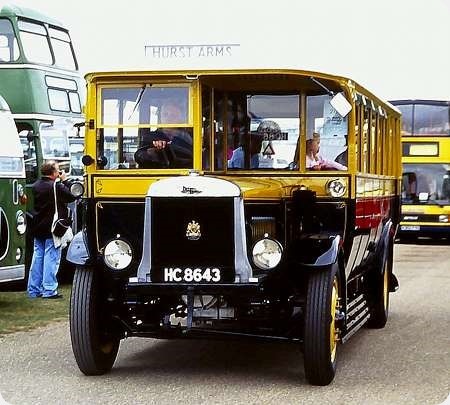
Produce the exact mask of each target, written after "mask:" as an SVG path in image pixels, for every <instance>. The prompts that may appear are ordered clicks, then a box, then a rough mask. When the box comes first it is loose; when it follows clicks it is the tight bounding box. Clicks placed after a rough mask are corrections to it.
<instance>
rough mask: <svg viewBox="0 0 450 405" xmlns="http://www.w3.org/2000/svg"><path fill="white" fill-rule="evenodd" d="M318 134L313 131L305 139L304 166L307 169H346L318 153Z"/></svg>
mask: <svg viewBox="0 0 450 405" xmlns="http://www.w3.org/2000/svg"><path fill="white" fill-rule="evenodd" d="M319 150H320V134H319V133H317V132H314V133H313V134H312V135H311V136H309V137H308V138H307V139H306V168H307V169H308V170H347V166H344V165H341V164H340V163H338V162H335V161H334V160H329V159H325V158H324V157H322V156H321V155H320V154H319Z"/></svg>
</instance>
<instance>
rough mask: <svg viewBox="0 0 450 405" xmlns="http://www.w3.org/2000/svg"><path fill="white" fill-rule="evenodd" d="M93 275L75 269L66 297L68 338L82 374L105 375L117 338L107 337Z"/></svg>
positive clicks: (113, 357)
mask: <svg viewBox="0 0 450 405" xmlns="http://www.w3.org/2000/svg"><path fill="white" fill-rule="evenodd" d="M97 277H98V276H97V274H96V272H95V271H94V270H93V269H89V268H85V267H77V269H76V271H75V275H74V279H73V287H72V295H71V297H70V337H71V340H72V350H73V354H74V355H75V359H76V361H77V364H78V367H79V368H80V370H81V371H82V372H83V373H84V374H86V375H100V374H105V373H107V372H108V371H110V370H111V368H112V366H113V364H114V361H115V360H116V357H117V351H118V349H119V343H120V339H119V338H117V337H113V336H108V335H107V333H106V331H107V328H106V322H105V316H104V314H103V313H102V300H101V299H100V294H99V292H100V291H99V290H98V288H99V284H98V283H97V280H98V279H97Z"/></svg>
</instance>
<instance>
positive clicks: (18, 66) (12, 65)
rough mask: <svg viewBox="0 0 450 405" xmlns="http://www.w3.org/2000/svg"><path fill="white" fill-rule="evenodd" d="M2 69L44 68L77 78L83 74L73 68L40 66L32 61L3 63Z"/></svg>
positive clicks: (0, 67) (44, 69)
mask: <svg viewBox="0 0 450 405" xmlns="http://www.w3.org/2000/svg"><path fill="white" fill-rule="evenodd" d="M0 69H33V70H42V71H44V72H51V73H56V74H60V75H66V76H71V77H74V78H77V79H81V78H82V77H81V74H80V73H79V72H77V71H73V70H64V69H59V68H54V67H51V66H40V65H33V64H31V63H2V64H0Z"/></svg>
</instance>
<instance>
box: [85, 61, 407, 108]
mask: <svg viewBox="0 0 450 405" xmlns="http://www.w3.org/2000/svg"><path fill="white" fill-rule="evenodd" d="M233 75H242V76H245V75H274V76H276V75H280V76H296V75H299V76H304V77H306V78H309V77H314V78H316V79H320V80H328V81H332V82H336V83H339V84H340V85H342V86H348V85H349V86H353V87H354V88H355V89H356V91H357V92H360V93H362V94H364V95H365V96H370V97H371V98H372V99H373V101H376V102H378V103H379V104H384V105H385V106H387V107H388V108H390V109H391V110H393V111H395V112H396V113H398V114H401V112H400V110H399V109H398V108H397V107H395V106H394V105H392V104H391V103H390V102H388V101H386V100H383V99H380V98H379V97H377V96H375V94H373V93H372V92H370V91H369V90H367V89H366V88H364V87H363V86H361V85H360V84H358V83H357V82H355V81H354V80H351V79H349V78H347V77H344V76H338V75H333V74H328V73H321V72H317V71H310V70H299V69H285V68H282V69H276V68H273V69H219V70H202V69H199V70H191V69H190V70H128V69H127V70H117V71H116V70H112V71H99V72H90V73H87V74H86V75H85V79H86V80H87V81H88V82H90V81H92V80H96V79H101V78H105V79H107V78H113V77H117V76H122V77H128V78H141V77H145V76H153V77H154V76H160V77H164V76H171V77H174V76H175V77H177V78H187V77H194V78H195V77H196V76H233ZM311 86H315V87H317V85H315V84H313V82H312V81H311Z"/></svg>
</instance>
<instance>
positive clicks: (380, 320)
mask: <svg viewBox="0 0 450 405" xmlns="http://www.w3.org/2000/svg"><path fill="white" fill-rule="evenodd" d="M393 249H394V248H393V241H389V242H388V247H387V250H386V251H385V252H384V254H383V260H382V262H381V264H380V268H379V269H377V271H376V273H375V274H374V275H373V276H372V285H373V289H372V291H371V293H370V300H369V302H370V319H369V321H368V322H367V326H368V327H369V328H373V329H381V328H384V326H385V325H386V322H387V320H388V316H389V280H390V277H391V273H392V264H393V254H394V251H393Z"/></svg>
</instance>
